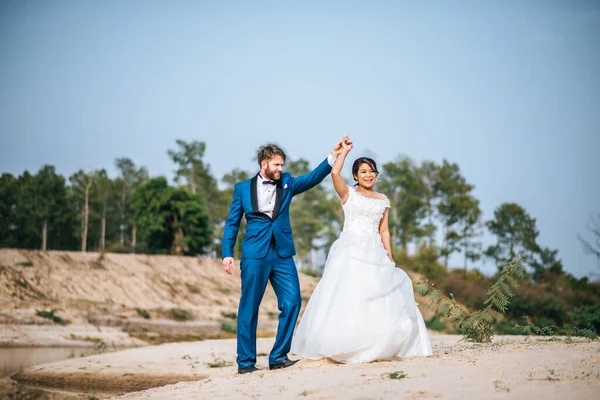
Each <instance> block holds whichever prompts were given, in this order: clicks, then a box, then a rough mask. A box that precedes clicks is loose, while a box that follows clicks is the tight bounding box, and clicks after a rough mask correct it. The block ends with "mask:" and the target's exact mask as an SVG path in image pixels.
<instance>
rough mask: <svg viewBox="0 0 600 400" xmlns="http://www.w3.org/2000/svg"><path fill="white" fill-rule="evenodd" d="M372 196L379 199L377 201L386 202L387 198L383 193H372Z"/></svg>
mask: <svg viewBox="0 0 600 400" xmlns="http://www.w3.org/2000/svg"><path fill="white" fill-rule="evenodd" d="M373 194H374V195H375V198H376V199H379V200H386V199H387V196H386V195H385V194H383V193H378V192H373Z"/></svg>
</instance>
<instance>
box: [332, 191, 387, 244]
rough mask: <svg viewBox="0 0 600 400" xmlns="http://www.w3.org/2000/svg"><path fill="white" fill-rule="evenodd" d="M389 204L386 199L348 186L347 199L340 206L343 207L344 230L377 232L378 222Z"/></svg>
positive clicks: (365, 232)
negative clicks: (371, 196) (366, 194)
mask: <svg viewBox="0 0 600 400" xmlns="http://www.w3.org/2000/svg"><path fill="white" fill-rule="evenodd" d="M389 206H390V201H389V200H388V199H387V198H386V199H374V198H370V197H367V196H364V195H362V194H360V193H358V192H357V191H356V190H355V189H354V188H353V187H351V186H348V199H347V200H346V203H344V205H343V206H342V207H343V209H344V216H345V218H344V230H343V232H346V231H350V230H351V231H354V232H359V233H364V234H367V233H370V234H373V233H378V232H379V223H380V222H381V218H382V217H383V213H384V212H385V209H386V208H388V207H389Z"/></svg>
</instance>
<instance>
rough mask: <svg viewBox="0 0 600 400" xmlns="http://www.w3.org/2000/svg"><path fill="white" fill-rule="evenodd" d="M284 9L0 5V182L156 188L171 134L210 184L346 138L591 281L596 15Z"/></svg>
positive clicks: (503, 8)
mask: <svg viewBox="0 0 600 400" xmlns="http://www.w3.org/2000/svg"><path fill="white" fill-rule="evenodd" d="M250 3H252V4H250ZM288 3H291V2H275V1H272V2H260V1H259V2H241V1H240V2H233V1H214V2H200V1H96V2H92V1H52V2H50V1H6V0H4V1H0V135H1V143H2V145H1V153H0V172H11V173H13V174H20V173H22V172H23V171H24V170H25V169H28V170H30V171H37V169H39V168H40V167H41V166H42V165H43V164H53V165H55V166H56V167H57V170H58V172H60V173H62V174H64V175H67V176H68V175H70V174H72V173H73V172H75V171H76V170H78V169H80V168H83V169H88V170H91V169H99V168H106V169H107V170H108V171H109V172H111V173H112V174H113V175H114V167H113V162H114V159H115V158H116V157H130V158H131V159H133V160H134V162H136V163H137V164H138V165H146V166H147V167H148V168H149V170H150V173H151V174H152V175H166V176H169V177H170V176H172V171H173V169H174V167H173V165H172V163H171V162H170V160H169V158H168V156H167V149H169V148H174V146H175V140H176V139H177V138H181V139H184V140H201V141H204V142H206V144H207V153H206V160H207V161H208V162H209V163H210V165H211V167H212V170H213V171H214V173H215V175H217V176H218V177H220V176H222V175H223V174H224V173H226V172H228V171H230V170H231V169H233V168H235V167H239V168H244V169H247V170H254V169H255V167H254V164H253V161H252V159H253V157H254V154H255V151H256V148H257V147H258V146H259V145H260V144H264V143H266V142H270V141H273V142H277V143H279V144H281V145H282V146H283V147H284V148H285V149H286V151H287V152H288V155H289V156H291V157H292V158H297V157H304V158H306V159H308V160H309V161H310V162H311V163H312V164H313V165H314V164H316V163H317V162H319V161H321V159H322V158H324V157H325V155H326V154H327V152H328V151H329V150H330V148H331V146H332V145H333V143H334V142H335V141H337V140H338V139H339V138H340V137H341V136H343V135H345V134H348V135H350V136H351V137H352V139H353V141H354V142H355V149H354V150H353V152H352V156H355V157H357V156H359V155H363V154H369V155H371V156H374V157H375V158H376V159H377V160H378V161H379V162H380V163H384V162H387V161H392V160H394V159H395V158H396V157H397V156H399V155H408V156H410V157H412V158H413V159H414V160H415V161H417V162H421V161H422V160H426V159H429V160H433V161H436V162H441V160H443V159H444V158H445V159H448V160H449V161H451V162H456V163H458V164H459V165H460V167H461V169H462V171H463V173H464V175H465V176H466V178H467V180H468V181H469V182H470V183H472V184H474V185H475V187H476V189H475V195H476V196H477V197H478V198H479V199H480V201H481V206H482V209H483V212H484V218H486V219H489V218H491V217H492V214H493V210H494V209H495V208H496V207H497V206H498V205H499V204H500V203H502V202H506V201H511V202H517V203H519V204H521V205H522V206H523V207H525V208H526V210H527V211H528V212H529V213H530V214H531V215H532V216H533V217H535V218H536V219H537V223H538V229H539V231H540V238H539V241H540V243H541V244H542V245H543V246H546V247H550V248H557V249H559V254H560V256H561V257H562V259H563V261H564V265H565V268H566V269H567V270H568V271H570V272H571V273H573V274H574V275H576V276H584V275H589V274H590V273H596V274H597V273H600V265H599V264H598V262H597V261H596V260H595V259H594V258H592V257H591V256H589V255H585V254H583V251H582V249H581V246H580V243H579V241H578V239H577V234H578V233H581V234H584V235H585V234H586V233H587V232H586V229H585V225H586V222H587V221H588V219H589V217H590V216H592V215H596V214H599V213H600V183H599V182H600V177H599V175H600V153H599V150H600V112H599V110H600V79H599V73H598V71H600V46H599V45H598V38H600V3H598V2H583V1H562V2H558V1H505V2H504V1H503V2H499V1H498V2H491V1H490V2H485V5H484V4H482V3H483V2H464V1H463V2H453V4H449V3H450V2H434V1H431V2H366V1H364V2H310V1H309V2H296V4H293V5H290V4H288ZM425 3H426V4H425ZM487 241H489V238H486V242H487ZM456 263H457V264H458V265H461V263H462V260H461V259H457V260H456ZM482 269H483V271H484V272H492V271H493V267H492V266H491V265H485V266H484V267H483V268H482Z"/></svg>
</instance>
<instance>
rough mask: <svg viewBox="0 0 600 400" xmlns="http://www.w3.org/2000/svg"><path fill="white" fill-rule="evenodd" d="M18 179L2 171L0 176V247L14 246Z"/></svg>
mask: <svg viewBox="0 0 600 400" xmlns="http://www.w3.org/2000/svg"><path fill="white" fill-rule="evenodd" d="M18 187H19V186H18V179H17V178H15V177H14V176H13V175H11V174H8V173H4V174H2V176H0V247H16V245H17V241H16V237H15V230H16V228H17V225H16V222H17V212H16V209H17V191H18Z"/></svg>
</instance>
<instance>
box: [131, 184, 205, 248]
mask: <svg viewBox="0 0 600 400" xmlns="http://www.w3.org/2000/svg"><path fill="white" fill-rule="evenodd" d="M133 209H134V212H135V219H136V223H137V225H138V227H139V231H140V236H141V237H142V238H143V240H144V243H145V244H146V245H147V247H148V249H149V251H150V252H151V253H155V254H157V253H158V254H165V253H171V254H205V252H206V249H205V248H206V246H208V245H209V244H210V241H211V227H210V225H209V220H208V215H207V213H206V206H205V205H204V203H203V201H202V199H201V198H200V197H199V196H197V195H194V194H192V193H190V192H189V191H186V190H184V189H182V188H173V187H169V186H168V184H167V180H166V178H164V177H158V178H153V179H150V180H149V181H148V182H146V183H145V184H143V185H142V186H141V187H140V188H138V189H137V190H136V191H135V193H134V196H133Z"/></svg>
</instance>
